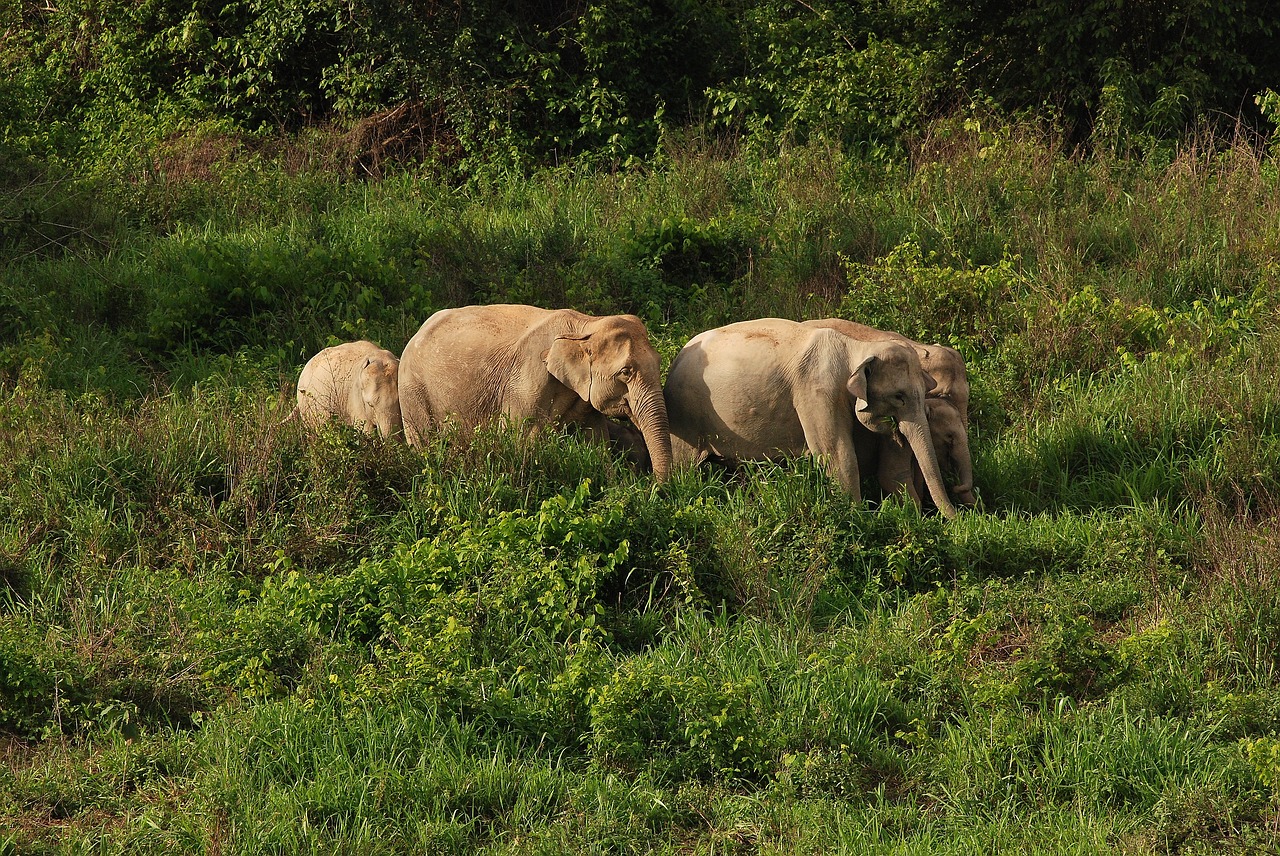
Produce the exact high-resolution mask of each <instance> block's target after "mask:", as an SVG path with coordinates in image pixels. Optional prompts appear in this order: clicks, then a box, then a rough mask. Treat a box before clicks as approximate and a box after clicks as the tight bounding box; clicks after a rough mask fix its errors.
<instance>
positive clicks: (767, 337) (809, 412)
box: [665, 318, 956, 517]
mask: <svg viewBox="0 0 1280 856" xmlns="http://www.w3.org/2000/svg"><path fill="white" fill-rule="evenodd" d="M933 386H934V382H933V380H932V378H930V377H929V376H928V374H926V373H925V371H924V370H923V369H922V368H921V367H920V359H919V357H917V356H916V352H915V351H914V350H913V349H912V348H910V347H908V346H907V345H905V344H903V343H901V342H893V341H880V342H862V341H858V340H857V339H852V338H850V337H848V336H845V335H842V334H841V333H838V332H836V331H835V330H832V329H824V328H818V327H812V326H806V325H804V324H801V323H799V322H797V321H789V320H785V319H782V318H762V319H757V320H754V321H739V322H737V323H734V324H729V325H726V326H724V327H717V328H716V329H714V330H708V331H706V332H703V333H699V334H698V335H697V336H694V337H693V338H692V339H690V340H689V342H688V343H687V344H686V345H685V346H684V348H683V349H682V350H681V351H680V353H679V354H677V355H676V358H675V360H673V361H672V363H671V370H670V372H669V373H668V375H667V383H666V387H665V394H666V398H667V408H668V411H669V414H670V420H671V445H672V454H673V461H674V464H675V465H677V466H690V465H697V464H698V463H700V462H701V461H703V460H704V459H706V458H707V457H709V456H711V455H715V456H718V457H721V458H726V459H730V460H758V459H769V458H773V457H776V456H778V455H799V454H804V453H805V452H806V451H807V452H808V453H809V454H811V455H814V456H817V457H819V458H820V459H821V460H822V461H823V465H824V466H825V468H826V469H827V472H828V473H830V474H831V476H832V477H833V478H834V479H835V480H836V481H837V482H839V484H840V486H841V487H842V488H843V489H844V490H845V491H846V492H847V493H848V494H849V495H850V496H852V497H853V499H854V500H855V501H859V500H861V498H862V490H861V485H860V484H859V476H860V471H859V467H858V454H857V448H856V446H855V437H854V434H855V430H858V426H862V427H865V428H866V429H868V430H869V431H871V432H873V433H875V434H880V435H886V436H888V435H892V434H893V433H894V432H895V431H900V432H901V435H902V436H903V437H904V438H905V439H906V441H907V442H908V443H909V444H910V447H911V450H912V451H913V452H914V453H915V456H916V458H917V459H918V460H919V461H920V464H921V470H922V471H923V473H924V478H925V483H926V484H927V485H928V488H929V493H930V494H931V495H932V497H933V501H934V503H935V504H936V505H937V506H938V509H939V510H940V511H941V512H942V513H943V514H945V515H947V516H948V517H953V516H955V514H956V509H955V506H954V505H953V504H952V503H951V499H950V498H949V497H948V496H947V490H946V486H945V484H944V483H943V481H942V474H941V472H940V471H939V469H938V460H937V457H936V455H935V453H934V448H933V441H932V439H931V437H930V434H929V423H928V420H927V417H926V415H925V403H924V402H925V394H926V393H927V392H928V391H929V390H930V389H932V388H933Z"/></svg>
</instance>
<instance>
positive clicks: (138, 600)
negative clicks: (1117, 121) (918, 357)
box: [0, 121, 1280, 853]
mask: <svg viewBox="0 0 1280 856" xmlns="http://www.w3.org/2000/svg"><path fill="white" fill-rule="evenodd" d="M919 145H920V151H919V152H918V153H917V155H916V156H915V158H914V160H913V162H911V163H900V164H897V165H890V167H888V168H885V167H884V164H883V163H882V162H879V161H877V163H876V165H875V166H874V168H872V167H869V166H868V165H867V164H864V163H862V162H859V161H857V160H854V159H851V158H848V157H846V156H844V155H842V154H841V153H840V152H839V151H838V150H834V149H830V148H826V147H823V146H820V145H816V144H815V145H814V146H813V147H809V148H803V147H802V148H794V149H788V150H785V151H783V152H781V153H774V154H768V155H766V154H762V153H760V152H756V151H752V150H750V149H749V148H747V149H743V150H740V151H738V152H735V153H734V154H733V156H726V154H725V153H724V152H721V151H718V150H715V149H711V150H697V149H695V148H689V149H686V150H674V151H671V152H669V153H668V154H667V160H666V161H665V163H664V164H663V165H661V166H658V167H653V168H646V169H636V170H630V171H618V172H615V173H612V174H592V173H585V172H575V171H570V170H563V171H553V172H546V173H540V174H538V175H536V176H535V177H534V178H532V179H531V180H529V181H527V182H522V183H518V184H516V183H512V184H503V185H499V184H494V185H491V186H487V187H481V186H474V187H469V188H464V189H458V188H449V187H447V186H444V185H442V184H440V183H437V182H436V180H435V179H433V178H432V177H431V176H430V175H429V174H428V173H426V172H423V173H421V174H409V173H405V174H401V175H397V176H392V177H389V178H387V179H386V180H384V181H381V182H376V183H367V184H350V183H345V182H342V181H339V180H337V179H334V178H333V177H332V176H325V175H324V174H315V175H306V174H304V175H299V176H294V177H282V176H281V175H279V174H274V173H272V172H271V171H270V170H263V169H256V168H254V167H253V161H252V158H250V159H249V160H248V161H247V162H239V163H232V164H228V165H226V166H225V167H224V168H223V170H222V171H221V172H217V173H216V174H215V175H212V176H211V177H209V178H207V179H199V178H193V179H191V180H190V181H189V182H187V183H181V184H174V185H161V184H147V183H146V182H145V181H144V182H141V183H135V184H123V185H120V186H112V185H109V184H108V185H103V186H102V192H103V193H104V194H107V193H109V194H110V198H111V200H112V201H111V203H110V204H108V203H106V202H105V201H101V200H103V199H106V198H107V197H106V196H105V195H104V196H98V197H95V198H96V199H98V200H99V201H98V202H96V203H95V204H93V205H90V206H87V207H84V208H77V207H76V206H70V207H69V208H68V209H67V211H68V212H69V213H70V214H72V215H75V212H76V211H79V212H80V213H79V214H78V215H76V216H80V217H82V218H83V219H82V220H81V221H80V222H78V223H69V224H68V225H69V226H72V227H74V228H72V229H69V230H68V231H66V232H64V233H59V234H58V235H52V234H51V236H50V237H51V238H52V240H50V241H46V242H45V243H44V244H41V243H40V241H39V240H37V239H36V238H34V237H33V236H27V238H24V240H23V241H22V242H14V243H11V244H6V245H5V249H4V252H5V253H6V255H5V259H6V266H5V267H4V268H3V270H2V271H0V325H3V326H2V328H0V329H3V331H4V333H5V336H4V337H3V338H2V339H0V442H2V443H3V455H0V733H2V735H3V736H2V737H0V741H2V742H0V752H3V754H4V755H5V760H6V761H7V763H6V764H5V765H4V766H3V767H0V818H2V820H0V852H9V851H15V852H86V851H93V852H123V851H128V852H149V851H162V850H163V851H166V852H172V851H174V850H177V851H181V852H244V853H250V852H254V853H256V852H263V851H276V852H296V851H299V850H325V851H330V850H340V851H349V852H360V851H368V850H378V851H380V852H381V851H390V852H418V851H421V850H424V849H431V850H432V851H433V852H457V853H472V852H487V853H503V852H511V853H517V852H518V853H527V852H546V853H551V852H557V853H558V852H575V853H576V852H601V853H604V852H609V853H619V852H622V853H629V852H672V853H675V852H682V853H683V852H723V851H726V850H729V851H733V852H766V853H767V852H814V853H818V852H823V853H826V852H833V851H838V852H883V851H886V850H892V851H901V852H954V853H977V852H990V851H991V850H992V849H1002V850H1017V851H1020V852H1045V853H1064V852H1080V853H1096V852H1117V853H1209V852H1239V853H1250V852H1261V851H1265V850H1269V849H1273V848H1274V847H1275V845H1276V842H1277V834H1276V829H1277V825H1276V824H1277V818H1278V817H1280V814H1278V812H1280V784H1278V783H1280V761H1278V760H1277V759H1280V751H1277V745H1280V738H1278V736H1277V735H1278V733H1280V716H1278V715H1277V713H1276V711H1278V710H1280V647H1278V646H1280V641H1278V640H1280V586H1278V585H1277V583H1276V574H1275V569H1276V566H1277V563H1278V562H1280V542H1278V541H1277V538H1276V536H1275V534H1274V533H1275V529H1276V522H1277V517H1278V510H1280V464H1278V463H1277V462H1278V461H1280V455H1278V454H1277V452H1280V444H1278V443H1277V439H1276V437H1277V417H1278V414H1280V390H1278V389H1277V385H1276V384H1277V381H1276V379H1275V373H1274V371H1272V369H1271V363H1270V355H1271V354H1273V353H1274V352H1275V351H1276V350H1277V347H1280V341H1278V339H1277V336H1278V335H1280V334H1278V333H1277V328H1276V323H1275V320H1276V308H1277V307H1276V303H1275V297H1274V295H1275V294H1276V293H1278V291H1277V285H1278V283H1277V281H1276V276H1277V272H1280V267H1278V266H1277V261H1276V260H1277V258H1280V227H1278V226H1277V224H1278V223H1280V217H1277V216H1276V215H1277V204H1278V203H1277V202H1276V200H1277V199H1280V194H1277V193H1276V192H1275V190H1276V182H1277V175H1276V171H1275V165H1274V162H1273V161H1272V160H1270V159H1268V158H1266V157H1262V156H1259V155H1256V154H1255V153H1252V152H1250V151H1248V150H1246V149H1243V148H1240V147H1233V146H1231V145H1226V144H1222V145H1218V146H1216V147H1212V148H1210V147H1207V146H1205V145H1203V144H1201V145H1199V146H1195V145H1190V144H1189V145H1188V146H1187V147H1186V149H1185V150H1182V151H1180V152H1179V153H1178V154H1176V156H1172V157H1170V158H1165V159H1159V158H1152V159H1150V160H1146V161H1143V160H1120V159H1108V158H1107V157H1103V156H1099V157H1096V158H1080V157H1074V156H1070V155H1068V154H1067V153H1065V152H1064V151H1062V150H1061V149H1060V148H1059V147H1058V145H1057V143H1056V142H1055V141H1054V140H1053V139H1051V138H1046V137H1045V136H1044V135H1042V134H1037V133H1036V132H1034V131H1033V130H1032V129H1028V128H1025V127H1019V126H1007V127H1000V128H998V129H993V128H991V126H989V125H986V126H979V124H978V123H975V122H969V123H965V122H960V121H956V122H954V123H950V124H942V125H939V126H937V127H936V128H934V129H933V131H932V132H931V134H930V135H929V136H928V137H927V139H924V140H922V141H921V142H920V144H919ZM97 181H101V179H97ZM205 182H208V183H205ZM59 192H65V193H66V194H67V195H66V196H65V197H63V198H65V199H74V198H80V197H79V196H78V194H81V193H83V192H84V186H82V185H78V184H73V185H66V186H64V187H63V190H62V191H59ZM86 236H92V237H86ZM28 238H29V240H28ZM498 300H507V301H522V302H534V303H540V304H543V305H548V306H558V305H573V306H576V307H577V308H580V309H583V310H585V311H594V312H623V311H626V312H635V313H638V314H639V315H641V317H642V318H643V319H644V320H645V322H646V324H647V325H648V327H649V329H650V332H651V334H652V335H653V338H654V340H655V343H656V345H657V347H658V349H659V351H660V352H661V353H662V355H663V357H664V363H665V364H669V361H670V359H671V357H672V356H674V354H675V353H676V352H677V351H678V350H679V348H680V347H681V345H682V344H683V342H684V341H686V340H687V339H688V338H689V337H690V336H692V335H693V334H694V333H696V332H698V331H700V330H702V329H705V328H707V327H711V326H715V325H718V324H722V323H726V322H728V321H731V320H738V319H742V318H749V317H761V316H788V317H796V318H801V317H823V316H835V315H841V316H844V317H849V318H853V319H856V320H861V321H865V322H867V323H872V324H877V325H881V326H886V327H890V328H894V329H899V330H901V331H902V332H904V333H907V334H908V335H912V336H916V337H920V338H922V339H924V340H926V341H931V342H932V341H939V342H944V343H947V344H949V345H952V346H954V347H956V348H958V349H959V350H960V351H961V352H962V353H963V354H964V355H965V357H966V359H967V361H968V364H969V367H970V374H971V380H972V383H973V404H972V406H971V413H972V424H971V426H970V431H971V437H972V442H973V447H974V450H975V483H976V487H977V491H978V493H979V495H980V498H981V500H982V504H981V506H980V507H979V508H978V509H975V510H973V511H969V512H966V513H964V514H962V515H961V516H960V517H959V518H958V519H956V520H951V521H948V520H944V519H942V518H941V517H938V516H934V515H928V514H922V513H921V512H920V511H919V510H917V509H916V508H914V507H912V506H910V505H908V504H904V503H902V502H901V501H899V500H896V499H883V498H880V497H878V496H876V495H875V494H874V489H873V486H870V485H869V486H868V490H867V493H868V494H869V495H870V496H871V497H872V498H871V500H870V501H869V502H868V503H866V504H865V505H861V506H853V505H851V504H850V503H849V502H848V501H847V499H846V497H845V496H844V495H843V494H842V493H840V491H839V490H838V489H837V488H836V487H835V486H834V485H833V484H832V483H830V482H829V481H828V479H827V478H826V477H825V476H824V474H823V472H822V470H821V469H820V468H819V467H818V466H816V465H815V464H814V463H813V462H811V461H807V460H800V461H793V462H786V463H783V464H751V465H742V466H740V467H738V468H736V469H733V470H726V469H720V470H716V469H709V470H705V471H696V472H686V473H678V474H676V476H675V477H674V478H672V479H671V481H669V482H668V483H666V484H663V485H654V484H653V483H652V481H651V479H650V478H649V477H648V476H647V475H645V474H642V473H637V472H634V471H633V470H632V469H631V468H630V467H629V466H628V465H627V464H626V462H625V461H623V460H622V459H621V458H618V457H615V456H614V455H613V454H612V453H611V452H610V451H609V450H608V449H605V448H602V447H598V446H595V445H592V444H590V443H587V442H585V441H584V440H582V439H581V438H578V437H575V436H572V435H563V436H562V435H557V434H554V433H548V434H544V435H543V436H541V437H539V438H538V440H537V441H536V442H531V441H529V440H527V439H522V438H521V437H518V436H515V435H512V434H510V433H507V432H505V431H503V430H500V429H492V430H485V431H481V432H478V433H476V434H474V435H463V434H460V433H453V432H445V433H442V434H440V435H437V436H435V437H433V438H432V439H431V441H430V442H429V443H428V444H427V446H426V447H425V448H422V449H418V450H410V449H408V448H407V447H405V446H402V445H399V444H396V443H389V442H384V441H382V440H379V439H377V438H369V437H366V436H364V435H362V434H358V433H356V432H354V431H350V430H343V429H338V428H332V429H326V430H324V431H321V432H319V433H317V434H307V433H305V432H303V431H302V430H300V429H299V428H298V427H297V426H296V425H295V424H293V423H288V424H283V425H282V424H280V423H281V420H282V419H283V417H284V416H285V415H286V414H287V413H288V411H289V408H290V407H291V405H292V401H291V398H292V389H291V383H292V381H293V380H294V379H295V378H296V372H297V371H298V369H299V368H300V366H301V365H302V363H303V362H304V361H305V359H306V358H307V357H308V356H310V354H311V353H313V352H314V351H315V350H316V349H318V348H320V347H323V346H324V345H327V344H332V343H335V342H338V341H344V340H348V339H352V338H357V337H367V338H372V339H374V340H376V341H379V342H380V343H381V344H382V345H384V346H386V347H389V348H391V349H392V350H399V349H400V347H401V346H402V345H403V343H404V342H405V341H406V340H407V338H408V337H409V336H410V335H411V334H412V332H413V331H414V330H415V329H416V328H417V326H418V325H419V324H420V323H421V322H422V320H424V319H425V317H426V316H427V315H428V314H430V312H432V311H434V310H435V309H438V308H442V307H445V306H452V305H459V304H464V303H470V302H486V301H498Z"/></svg>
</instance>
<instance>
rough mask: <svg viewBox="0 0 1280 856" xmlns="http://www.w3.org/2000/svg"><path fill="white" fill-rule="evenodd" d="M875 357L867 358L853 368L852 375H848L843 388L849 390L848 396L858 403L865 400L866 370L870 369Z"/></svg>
mask: <svg viewBox="0 0 1280 856" xmlns="http://www.w3.org/2000/svg"><path fill="white" fill-rule="evenodd" d="M875 359H876V358H875V357H867V358H866V359H864V360H863V361H862V362H860V363H858V365H857V366H856V367H855V368H854V370H853V374H851V375H849V382H848V383H846V384H845V386H846V387H847V388H848V390H849V394H850V395H852V396H853V397H854V398H856V399H859V400H860V401H866V400H867V370H868V369H870V368H871V364H872V363H874V362H875Z"/></svg>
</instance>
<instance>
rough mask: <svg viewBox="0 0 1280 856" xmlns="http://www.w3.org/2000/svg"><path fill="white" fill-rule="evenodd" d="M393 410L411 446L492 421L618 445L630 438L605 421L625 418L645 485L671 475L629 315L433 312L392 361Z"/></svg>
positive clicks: (639, 338) (643, 340) (655, 399)
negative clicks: (396, 407) (395, 365)
mask: <svg viewBox="0 0 1280 856" xmlns="http://www.w3.org/2000/svg"><path fill="white" fill-rule="evenodd" d="M400 406H401V409H402V411H403V413H404V424H405V433H406V435H407V437H408V439H409V442H410V443H411V444H415V445H416V444H419V443H421V442H422V441H423V439H424V438H425V437H426V435H427V434H428V433H429V432H430V431H431V429H432V427H433V426H435V425H437V424H441V423H444V422H445V421H453V422H456V423H458V424H459V425H461V426H462V427H464V428H474V427H477V426H479V425H481V424H483V423H485V422H488V421H491V420H493V419H495V418H498V417H507V418H509V419H511V420H513V421H515V422H523V423H526V424H528V425H530V426H531V427H533V428H535V429H537V428H539V427H541V426H544V425H578V426H580V427H581V428H583V429H585V430H586V431H588V432H589V433H591V434H592V435H593V436H595V437H597V438H599V439H600V440H608V439H610V438H611V437H612V438H614V439H615V440H616V441H618V442H620V443H622V444H626V443H628V442H632V441H633V438H634V434H631V433H629V429H625V428H623V427H620V426H617V425H616V424H615V423H611V421H610V418H609V417H612V418H614V419H626V420H629V421H630V422H631V423H632V424H633V425H634V426H635V427H636V428H637V429H638V430H639V432H640V434H641V436H642V438H643V441H644V447H645V451H646V453H647V455H648V458H649V460H650V462H651V463H652V467H653V474H654V477H655V478H656V479H657V480H659V481H662V480H664V479H666V478H667V475H668V474H669V473H670V470H671V435H670V430H669V428H668V425H667V408H666V402H665V401H664V400H663V398H662V381H661V362H660V360H659V358H658V353H657V351H655V350H654V348H653V345H652V344H651V343H650V341H649V334H648V332H647V331H646V330H645V327H644V324H643V322H641V321H640V319H639V318H637V317H635V316H634V315H608V316H603V317H594V316H591V315H584V314H582V313H581V312H575V311H573V310H571V309H555V310H552V309H541V308H538V307H536V306H520V305H514V304H500V305H494V306H464V307H460V308H458V309H443V310H441V311H439V312H437V313H435V314H434V315H432V316H431V317H430V318H428V319H427V320H426V322H425V323H424V324H423V325H422V327H421V328H419V330H418V332H417V333H415V334H414V336H413V338H412V339H410V340H409V344H407V345H406V346H405V349H404V353H403V354H401V356H400ZM611 426H612V427H611Z"/></svg>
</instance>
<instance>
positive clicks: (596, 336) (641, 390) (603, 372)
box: [544, 315, 671, 481]
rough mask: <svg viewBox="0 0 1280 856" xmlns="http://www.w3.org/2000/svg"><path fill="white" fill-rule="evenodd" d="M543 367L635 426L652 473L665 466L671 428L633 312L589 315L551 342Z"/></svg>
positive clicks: (662, 473)
mask: <svg viewBox="0 0 1280 856" xmlns="http://www.w3.org/2000/svg"><path fill="white" fill-rule="evenodd" d="M544 362H545V363H546V366H547V371H548V372H550V373H551V375H552V377H554V378H555V379H556V380H558V381H559V382H560V383H562V384H564V385H565V386H567V387H568V388H569V389H571V390H573V391H574V392H576V393H577V394H578V397H579V398H581V399H582V400H583V401H585V402H587V403H588V404H590V405H591V406H592V408H594V409H595V410H598V411H599V412H600V413H603V414H604V415H605V416H609V417H613V418H618V419H628V420H630V421H631V423H632V424H633V425H635V426H636V427H637V428H638V429H640V433H641V434H642V435H643V437H644V442H645V446H646V447H647V448H648V451H649V459H650V461H651V462H652V465H653V473H654V477H655V478H656V479H658V480H659V481H662V480H664V479H666V478H667V476H668V475H669V474H670V472H671V430H670V427H669V424H668V421H667V405H666V401H665V399H664V398H663V397H662V377H661V361H660V360H659V357H658V353H657V351H655V350H654V348H653V345H652V344H651V343H650V342H649V334H648V332H647V331H646V330H645V327H644V323H643V322H642V321H641V320H640V319H639V318H637V317H636V316H634V315H611V316H606V317H602V318H591V319H589V320H588V321H586V322H585V323H583V324H581V325H580V326H579V327H578V328H577V329H575V330H572V331H570V332H566V333H562V334H560V335H558V336H556V338H555V339H554V340H553V341H552V342H551V347H550V348H549V349H548V351H547V353H546V356H545V357H544Z"/></svg>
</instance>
